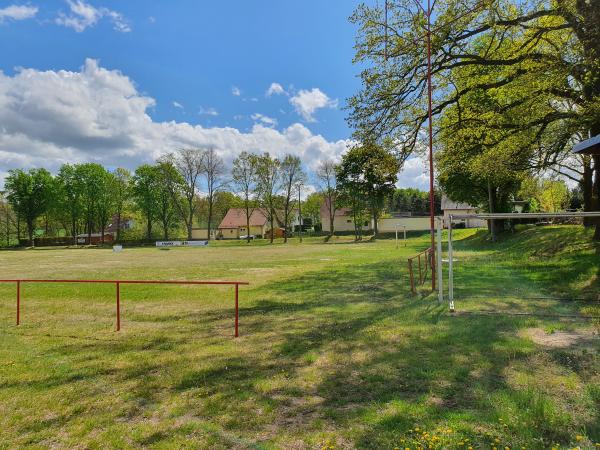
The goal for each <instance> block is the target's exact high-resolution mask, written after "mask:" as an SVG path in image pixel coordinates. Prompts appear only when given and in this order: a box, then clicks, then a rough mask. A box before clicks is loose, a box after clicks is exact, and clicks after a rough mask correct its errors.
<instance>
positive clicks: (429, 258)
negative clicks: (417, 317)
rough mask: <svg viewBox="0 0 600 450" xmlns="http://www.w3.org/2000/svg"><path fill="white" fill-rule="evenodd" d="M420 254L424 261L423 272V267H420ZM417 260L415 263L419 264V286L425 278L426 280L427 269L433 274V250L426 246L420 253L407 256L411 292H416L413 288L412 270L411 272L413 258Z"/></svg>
mask: <svg viewBox="0 0 600 450" xmlns="http://www.w3.org/2000/svg"><path fill="white" fill-rule="evenodd" d="M421 256H424V258H423V259H424V260H425V261H424V262H425V274H423V268H422V267H421V261H422V259H421ZM415 259H416V260H417V263H418V264H419V286H420V285H423V284H424V283H425V280H427V273H428V271H429V269H431V270H432V275H433V267H434V264H433V250H432V249H431V248H428V249H427V250H425V251H422V252H421V253H419V254H417V255H415V256H411V257H410V258H408V273H409V276H410V290H411V292H412V293H413V294H416V293H417V290H416V288H415V279H414V272H413V260H415Z"/></svg>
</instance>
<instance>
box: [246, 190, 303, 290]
mask: <svg viewBox="0 0 600 450" xmlns="http://www.w3.org/2000/svg"><path fill="white" fill-rule="evenodd" d="M301 186H302V185H301V184H299V185H298V222H300V226H299V228H298V229H299V230H300V242H302V202H301V201H300V187H301ZM236 286H237V284H236Z"/></svg>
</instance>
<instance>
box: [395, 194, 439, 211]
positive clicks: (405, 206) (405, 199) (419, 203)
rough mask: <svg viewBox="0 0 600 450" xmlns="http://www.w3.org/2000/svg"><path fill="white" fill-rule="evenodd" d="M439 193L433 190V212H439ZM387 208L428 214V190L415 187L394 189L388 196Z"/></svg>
mask: <svg viewBox="0 0 600 450" xmlns="http://www.w3.org/2000/svg"><path fill="white" fill-rule="evenodd" d="M441 201H442V198H441V195H440V193H439V191H435V192H434V208H435V213H436V214H440V213H441ZM387 209H388V210H389V211H401V212H411V213H413V214H417V215H419V214H423V215H425V214H429V192H425V191H421V190H419V189H416V188H404V189H396V190H394V192H393V193H392V194H391V195H390V196H389V197H388V200H387Z"/></svg>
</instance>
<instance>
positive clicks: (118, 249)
mask: <svg viewBox="0 0 600 450" xmlns="http://www.w3.org/2000/svg"><path fill="white" fill-rule="evenodd" d="M122 251H123V246H122V245H113V252H115V253H119V252H122Z"/></svg>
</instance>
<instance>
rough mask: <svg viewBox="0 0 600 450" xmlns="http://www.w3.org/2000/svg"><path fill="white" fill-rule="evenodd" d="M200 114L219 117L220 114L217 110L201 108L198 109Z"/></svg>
mask: <svg viewBox="0 0 600 450" xmlns="http://www.w3.org/2000/svg"><path fill="white" fill-rule="evenodd" d="M198 114H200V115H201V116H218V115H219V112H218V111H217V110H216V109H215V108H212V107H211V108H204V107H203V106H201V107H200V108H198Z"/></svg>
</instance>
